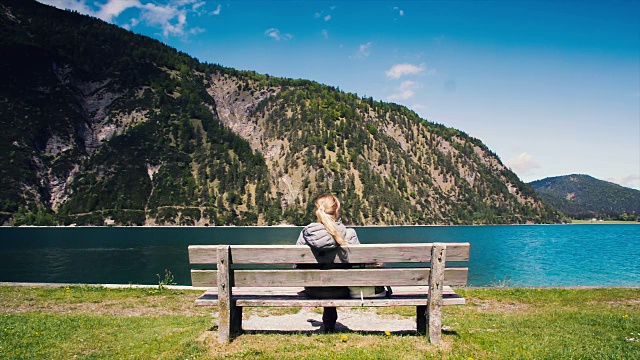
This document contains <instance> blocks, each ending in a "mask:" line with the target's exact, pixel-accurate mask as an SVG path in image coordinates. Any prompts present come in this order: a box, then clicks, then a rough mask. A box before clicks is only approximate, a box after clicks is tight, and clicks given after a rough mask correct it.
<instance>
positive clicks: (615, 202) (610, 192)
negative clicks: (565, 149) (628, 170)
mask: <svg viewBox="0 0 640 360" xmlns="http://www.w3.org/2000/svg"><path fill="white" fill-rule="evenodd" d="M529 184H530V185H531V186H532V187H533V188H534V189H535V191H536V192H538V193H539V194H540V196H542V198H543V199H544V200H545V201H546V202H548V203H549V204H551V205H552V206H553V207H555V208H556V209H558V210H560V211H562V212H563V213H565V214H566V215H568V216H571V217H573V218H577V219H587V218H593V217H608V218H614V219H615V218H618V217H619V216H620V215H621V214H623V213H625V214H627V215H630V214H639V213H640V190H635V189H630V188H626V187H624V186H620V185H618V184H614V183H611V182H608V181H603V180H598V179H596V178H594V177H591V176H589V175H581V174H573V175H565V176H556V177H550V178H546V179H542V180H537V181H533V182H531V183H529Z"/></svg>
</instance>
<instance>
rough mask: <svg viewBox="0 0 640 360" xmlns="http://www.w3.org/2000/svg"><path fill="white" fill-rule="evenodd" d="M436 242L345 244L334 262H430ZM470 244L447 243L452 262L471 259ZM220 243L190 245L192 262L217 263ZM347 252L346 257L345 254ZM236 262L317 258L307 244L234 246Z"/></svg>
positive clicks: (297, 261)
mask: <svg viewBox="0 0 640 360" xmlns="http://www.w3.org/2000/svg"><path fill="white" fill-rule="evenodd" d="M432 246H433V244H430V243H428V244H362V245H353V246H343V247H342V248H343V250H342V251H343V252H342V253H338V254H337V255H336V257H335V260H334V262H336V263H342V262H345V261H344V260H345V259H346V258H348V262H350V263H396V262H429V261H431V248H432ZM469 247H470V245H469V243H452V244H447V260H448V261H469ZM216 249H217V246H216V245H191V246H189V260H190V262H191V264H215V263H216V260H215V259H216V256H217V255H216V251H217V250H216ZM341 255H345V256H341ZM231 257H232V259H233V263H234V264H315V263H316V262H317V260H316V258H315V257H314V256H313V253H312V252H311V250H310V248H309V247H308V246H304V245H262V246H260V245H234V246H232V247H231Z"/></svg>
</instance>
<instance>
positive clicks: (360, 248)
mask: <svg viewBox="0 0 640 360" xmlns="http://www.w3.org/2000/svg"><path fill="white" fill-rule="evenodd" d="M469 247H470V246H469V244H468V243H446V244H445V243H434V244H375V245H373V244H369V245H357V246H344V247H343V248H342V249H340V251H337V252H336V253H324V254H323V255H322V256H325V257H327V256H331V259H330V260H333V262H336V263H344V262H348V263H355V264H362V263H364V264H371V263H385V264H386V265H385V267H383V268H354V269H331V270H314V269H291V268H287V269H282V268H280V269H268V270H264V269H260V270H239V269H234V267H233V265H234V264H240V265H243V264H263V265H265V264H267V265H268V264H273V265H279V266H280V267H282V266H281V265H282V264H305V263H306V264H314V263H317V261H318V259H317V258H316V257H314V255H313V253H312V252H311V250H310V249H309V247H307V246H297V245H269V246H253V245H238V246H235V245H234V246H228V245H221V246H210V245H193V246H189V259H190V262H191V263H192V264H209V265H213V264H215V265H216V266H217V269H218V270H191V283H192V285H193V286H202V287H209V288H210V290H208V291H207V292H206V293H205V294H204V295H203V296H201V297H200V298H198V299H197V300H196V305H200V306H218V307H219V309H220V316H219V319H220V320H219V321H220V322H219V326H218V330H219V332H218V338H219V340H220V341H221V342H223V343H225V342H229V341H230V340H231V338H232V337H233V336H234V335H236V334H238V333H240V332H241V331H242V307H244V306H250V307H254V306H279V307H332V306H335V307H340V306H346V307H358V306H416V325H417V329H418V332H420V333H428V335H429V340H430V341H431V342H432V343H434V344H439V343H441V341H442V336H441V330H442V306H443V305H462V304H464V303H465V300H464V299H463V298H461V297H460V296H458V295H457V294H456V293H455V292H454V291H453V290H452V289H451V287H450V286H449V285H454V286H458V285H459V286H464V285H466V284H467V277H468V272H469V270H468V268H466V267H455V268H445V265H446V262H447V261H449V262H451V261H455V262H463V261H469ZM393 263H421V264H420V265H417V266H424V264H427V263H429V265H430V267H429V268H426V267H412V268H408V267H393V265H392V264H393ZM396 266H398V265H396ZM399 266H406V265H399ZM262 267H263V268H265V266H262ZM276 267H277V266H276ZM266 268H268V266H266ZM378 285H387V286H393V289H394V291H393V296H392V297H391V298H376V299H363V300H361V299H312V298H308V297H307V296H306V293H304V292H302V290H303V287H304V286H378ZM234 287H235V288H234ZM216 288H217V289H216Z"/></svg>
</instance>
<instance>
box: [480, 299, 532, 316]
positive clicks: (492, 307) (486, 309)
mask: <svg viewBox="0 0 640 360" xmlns="http://www.w3.org/2000/svg"><path fill="white" fill-rule="evenodd" d="M469 305H471V307H470V309H475V310H476V311H478V312H482V313H498V314H513V313H518V312H524V311H527V310H529V309H530V308H531V305H529V304H521V303H513V302H504V301H497V300H493V301H492V300H482V301H474V302H470V303H469Z"/></svg>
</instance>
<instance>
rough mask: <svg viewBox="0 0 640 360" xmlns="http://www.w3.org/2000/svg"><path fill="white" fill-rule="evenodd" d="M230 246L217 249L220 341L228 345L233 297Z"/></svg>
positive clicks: (221, 246)
mask: <svg viewBox="0 0 640 360" xmlns="http://www.w3.org/2000/svg"><path fill="white" fill-rule="evenodd" d="M229 254H230V252H229V246H228V245H220V246H218V249H217V259H218V260H217V266H218V271H217V280H218V281H217V283H218V307H219V308H220V310H219V311H220V316H219V324H218V341H220V342H223V343H227V342H229V341H231V314H232V306H233V304H232V302H231V300H232V299H231V295H232V291H233V284H231V282H230V267H231V266H230V259H229Z"/></svg>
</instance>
